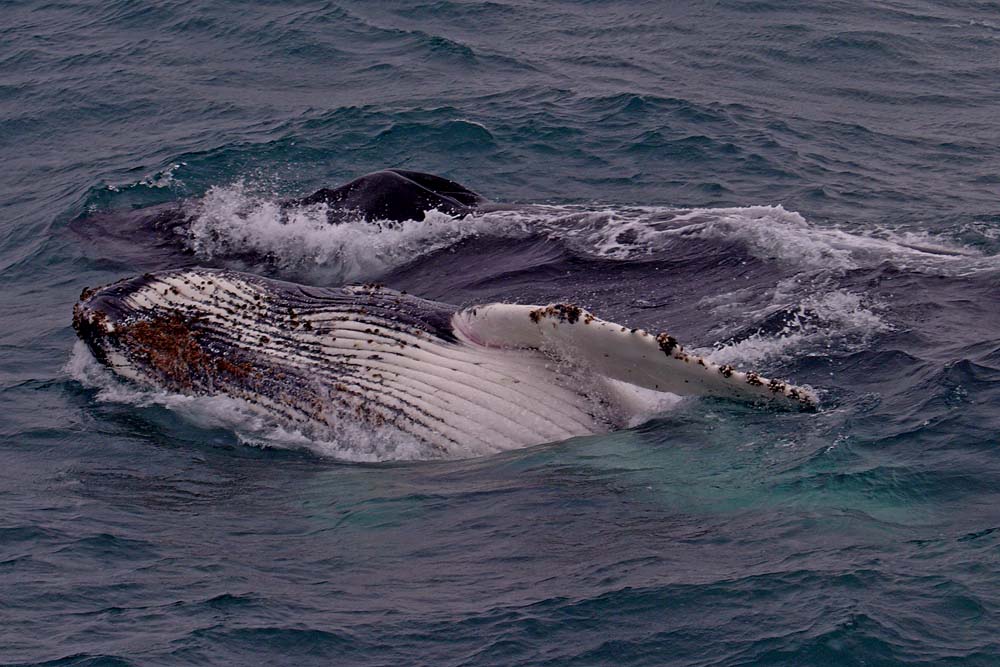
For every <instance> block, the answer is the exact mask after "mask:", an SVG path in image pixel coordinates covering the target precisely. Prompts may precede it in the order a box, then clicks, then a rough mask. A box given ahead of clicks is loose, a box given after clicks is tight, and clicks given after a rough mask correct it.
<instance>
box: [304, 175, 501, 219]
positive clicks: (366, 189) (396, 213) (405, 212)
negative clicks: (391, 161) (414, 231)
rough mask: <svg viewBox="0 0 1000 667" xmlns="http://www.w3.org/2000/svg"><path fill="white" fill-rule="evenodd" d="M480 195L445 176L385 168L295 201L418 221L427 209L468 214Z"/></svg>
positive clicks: (336, 211)
mask: <svg viewBox="0 0 1000 667" xmlns="http://www.w3.org/2000/svg"><path fill="white" fill-rule="evenodd" d="M482 201H484V200H483V198H482V197H481V196H480V195H478V194H477V193H475V192H473V191H472V190H469V189H468V188H466V187H465V186H463V185H461V184H459V183H456V182H455V181H450V180H448V179H447V178H442V177H440V176H435V175H433V174H425V173H422V172H419V171H404V170H401V169H387V170H384V171H376V172H374V173H371V174H366V175H365V176H362V177H361V178H357V179H355V180H353V181H351V182H350V183H347V184H346V185H342V186H340V187H338V188H332V189H331V188H323V189H322V190H319V191H317V192H315V193H313V194H311V195H309V196H308V197H304V198H302V199H299V200H296V201H295V203H297V204H299V205H310V204H319V203H324V204H327V205H328V206H330V216H331V217H332V218H333V219H337V218H339V217H342V216H344V215H348V216H356V217H360V218H363V219H365V220H392V221H395V222H402V221H404V220H419V219H421V218H423V216H424V214H425V213H426V212H427V211H431V210H439V211H442V212H444V213H448V214H451V215H462V214H464V213H469V212H470V211H471V210H472V209H474V208H475V207H476V206H477V205H479V204H480V203H481V202H482Z"/></svg>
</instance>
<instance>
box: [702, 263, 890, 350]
mask: <svg viewBox="0 0 1000 667" xmlns="http://www.w3.org/2000/svg"><path fill="white" fill-rule="evenodd" d="M793 282H794V279H789V280H784V281H781V282H780V283H779V284H778V286H777V287H776V288H775V289H774V290H773V291H772V293H771V295H770V296H771V299H772V304H773V303H774V302H777V303H783V304H788V303H789V302H788V299H789V298H790V293H791V287H790V285H791V283H793ZM795 293H797V294H802V292H801V288H798V289H797V290H796V292H795ZM792 304H793V305H792V306H790V307H789V306H787V305H786V306H784V307H783V308H781V309H782V310H784V311H786V312H788V316H787V319H786V321H785V323H784V326H783V327H782V329H781V330H780V331H777V332H774V333H771V334H766V335H765V334H761V333H760V332H758V333H755V334H752V335H750V336H748V337H746V338H743V339H742V340H739V341H736V342H734V343H731V344H728V345H718V346H716V347H715V348H714V349H710V350H704V351H702V352H703V353H704V354H705V355H706V356H707V357H708V358H709V359H710V360H711V361H713V362H715V363H717V364H731V365H733V366H737V367H743V366H747V365H756V364H761V363H764V362H770V361H774V360H787V359H790V358H792V357H793V356H798V355H801V354H803V353H808V352H811V351H818V350H824V351H825V350H826V349H828V348H830V347H832V346H833V345H834V344H835V343H836V344H837V345H838V346H840V347H841V348H843V347H844V346H845V345H846V346H847V347H850V346H851V343H852V341H853V344H854V345H855V346H861V345H863V344H864V343H865V342H866V341H867V340H869V339H870V337H871V336H873V335H875V334H878V333H882V332H885V331H889V330H891V329H892V326H891V325H890V324H889V323H888V322H887V321H886V320H885V319H884V318H883V317H882V315H881V314H880V312H879V310H880V308H879V306H878V304H876V303H874V302H872V301H870V300H868V299H866V298H865V297H864V296H862V295H859V294H855V293H853V292H849V291H846V290H838V289H831V290H828V291H823V290H820V291H809V292H808V293H807V294H806V296H804V297H803V298H800V299H799V300H797V302H796V301H792ZM727 307H729V308H731V307H732V304H727ZM776 310H777V308H776V307H775V306H774V305H770V306H768V307H766V308H764V309H761V310H760V311H758V312H756V313H752V312H751V313H746V312H745V311H744V313H743V316H742V319H743V321H746V320H750V321H753V320H755V319H757V318H759V317H765V316H767V315H769V314H772V313H774V312H775V311H776ZM768 311H769V312H768Z"/></svg>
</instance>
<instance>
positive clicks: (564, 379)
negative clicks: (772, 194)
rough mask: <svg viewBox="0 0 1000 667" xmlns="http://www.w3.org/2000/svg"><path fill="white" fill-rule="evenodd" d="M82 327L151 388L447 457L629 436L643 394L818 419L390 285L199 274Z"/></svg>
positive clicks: (132, 283) (179, 276) (526, 318)
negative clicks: (616, 419)
mask: <svg viewBox="0 0 1000 667" xmlns="http://www.w3.org/2000/svg"><path fill="white" fill-rule="evenodd" d="M73 326H74V328H75V329H76V331H77V333H78V334H79V336H80V338H82V339H83V340H84V341H85V342H86V343H87V345H88V347H89V348H90V349H91V350H92V352H93V354H94V356H95V357H96V358H97V359H98V360H99V361H100V362H102V363H103V364H105V365H107V366H108V367H109V368H110V369H111V370H113V371H114V372H115V373H117V374H118V375H119V376H121V377H123V378H125V379H127V380H130V381H132V382H135V383H138V384H140V385H142V386H146V387H152V388H158V389H165V390H168V391H171V392H179V393H182V394H187V395H192V396H211V395H223V396H228V397H232V398H235V399H239V400H241V401H243V402H244V403H245V404H246V405H247V406H249V407H250V408H251V409H252V410H254V411H257V412H259V413H260V414H262V415H265V416H266V417H268V418H269V419H273V420H274V421H275V422H276V423H280V424H282V425H286V426H290V427H293V428H298V429H301V430H302V431H303V432H306V433H308V432H310V431H311V430H315V429H323V428H330V427H333V428H336V426H337V424H338V423H339V422H341V421H342V420H353V421H355V422H356V421H357V420H360V421H362V422H363V423H366V424H369V425H371V426H373V427H379V426H383V425H391V426H393V427H395V428H397V429H399V430H401V431H403V432H405V433H408V434H410V435H411V436H413V437H415V438H417V439H419V440H421V441H423V442H425V443H428V444H429V445H430V446H431V447H432V448H434V449H435V450H437V451H439V452H440V453H441V454H442V455H447V454H448V453H449V452H456V451H460V450H461V449H462V445H463V444H465V445H467V444H468V443H469V442H470V441H475V442H476V443H477V444H478V445H479V446H480V447H479V448H480V451H501V450H506V449H512V448H517V447H524V446H529V445H534V444H540V443H544V442H551V441H557V440H563V439H566V438H570V437H573V436H579V435H586V434H592V433H598V432H602V431H606V430H609V429H611V428H614V427H615V426H616V425H617V424H615V423H613V420H609V419H608V418H607V417H606V416H605V415H604V413H603V412H602V410H601V409H600V405H599V404H600V403H601V402H602V401H610V402H614V401H615V400H616V396H624V394H627V393H628V391H629V387H639V388H642V389H645V390H652V391H657V392H671V393H675V394H679V395H690V396H710V397H720V398H725V399H734V400H740V401H749V402H755V403H758V402H759V403H768V404H774V405H781V406H787V407H792V408H797V409H798V408H806V409H810V408H813V407H815V405H816V396H815V394H814V393H813V392H812V391H811V390H809V389H807V388H804V387H797V386H794V385H792V384H789V383H786V382H782V381H779V380H772V379H768V378H765V377H762V376H760V375H759V374H757V373H753V372H741V371H737V370H735V369H733V368H732V367H731V366H719V365H716V364H713V363H712V362H710V361H708V360H707V359H704V358H702V357H699V356H697V355H694V354H691V353H689V352H687V351H686V350H685V349H684V348H683V346H682V345H681V344H680V343H679V342H678V341H677V340H676V339H675V338H673V337H672V336H670V335H668V334H666V333H661V334H658V335H654V334H651V333H648V332H646V331H642V330H639V329H630V328H627V327H623V326H620V325H618V324H614V323H611V322H606V321H604V320H601V319H599V318H598V317H596V316H595V315H593V314H592V313H590V312H588V311H586V310H584V309H582V308H580V307H578V306H575V305H572V304H559V303H556V304H549V305H544V306H529V305H515V304H502V303H495V304H486V305H479V306H471V307H466V308H458V307H455V306H452V305H449V304H445V303H438V302H434V301H428V300H425V299H421V298H418V297H415V296H411V295H408V294H405V293H402V292H397V291H394V290H390V289H387V288H384V287H381V286H378V285H364V286H349V287H341V288H321V287H311V286H305V285H298V284H295V283H290V282H284V281H280V280H272V279H267V278H263V277H259V276H256V275H252V274H245V273H239V272H235V271H230V270H220V269H205V268H195V269H183V270H169V271H163V272H158V273H152V274H145V275H141V276H138V277H134V278H129V279H125V280H122V281H119V282H116V283H113V284H111V285H108V286H106V287H102V288H99V289H87V290H84V292H83V293H82V294H81V298H80V301H79V303H77V304H76V306H75V307H74V311H73ZM568 368H578V369H583V371H584V372H585V373H586V374H587V378H588V379H587V380H586V381H585V382H581V381H580V379H579V377H576V379H574V376H572V374H570V373H569V372H568V371H567V369H568ZM581 387H585V389H583V388H581ZM595 393H596V394H599V396H600V398H595ZM622 400H623V401H624V400H626V397H623V398H622Z"/></svg>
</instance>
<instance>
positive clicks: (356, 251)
mask: <svg viewBox="0 0 1000 667" xmlns="http://www.w3.org/2000/svg"><path fill="white" fill-rule="evenodd" d="M192 213H193V214H194V216H193V222H192V223H191V224H190V226H189V227H188V228H187V229H186V230H184V231H183V237H184V240H185V243H186V244H187V246H188V248H189V249H190V250H191V251H193V252H194V253H195V254H196V255H197V256H198V257H202V258H204V259H206V260H211V259H214V258H224V257H227V256H232V255H240V254H245V253H248V252H252V253H256V254H259V255H263V256H266V257H268V258H269V259H270V260H271V261H273V262H274V263H275V264H276V265H277V266H278V267H279V268H282V269H288V270H303V269H304V270H308V269H310V268H314V269H317V268H322V269H325V271H326V276H327V277H328V278H338V279H340V280H341V281H343V282H352V281H364V280H372V279H376V278H378V277H379V276H381V275H383V274H385V273H387V272H388V271H391V270H392V269H395V268H398V267H400V266H403V265H405V264H407V263H409V262H412V261H414V260H417V259H419V258H420V257H423V256H425V255H427V254H430V253H432V252H436V251H438V250H441V249H443V248H448V247H450V246H452V245H454V244H455V243H457V242H459V241H461V240H463V239H467V238H471V237H477V236H493V237H497V238H524V237H526V236H528V235H531V234H541V235H547V236H549V237H550V238H552V239H555V240H559V241H562V242H565V243H568V244H569V245H570V246H571V247H572V248H573V249H574V250H575V251H577V252H580V253H583V254H586V255H591V256H594V257H602V258H607V259H617V260H631V259H637V258H641V257H644V256H648V255H651V254H656V253H659V252H669V250H670V247H671V245H673V244H675V243H676V242H677V241H678V240H683V239H685V238H700V239H709V240H719V241H728V242H731V241H737V242H740V243H743V244H744V245H745V246H746V247H747V249H748V251H749V252H750V253H751V254H752V255H753V256H754V257H757V258H759V259H763V260H769V261H777V262H780V263H782V264H784V265H785V266H790V267H797V268H800V269H803V270H805V269H821V270H826V271H846V270H851V269H857V268H862V267H870V266H875V265H878V264H879V263H881V262H885V261H891V262H893V263H895V264H896V265H897V266H899V267H901V268H909V269H914V270H928V271H939V272H942V273H944V274H950V275H954V274H963V273H967V272H975V271H978V270H984V269H986V270H993V269H996V268H998V267H1000V259H998V257H997V256H994V255H983V254H981V253H980V252H978V251H976V250H973V249H971V248H969V247H966V246H961V245H958V244H956V243H954V242H952V241H950V240H949V239H945V238H938V237H934V236H932V235H930V234H922V233H915V232H893V231H891V230H881V231H874V232H870V233H863V234H862V233H857V232H854V231H849V230H845V229H841V228H837V227H830V226H819V225H815V224H811V223H810V222H808V221H807V220H806V219H805V218H803V217H802V216H801V215H800V214H798V213H796V212H794V211H788V210H786V209H785V208H784V207H782V206H780V205H776V206H748V207H737V208H716V209H674V208H669V207H609V208H601V209H586V208H582V207H579V206H543V205H531V206H522V207H517V208H512V209H509V210H496V211H485V212H477V213H474V214H470V215H465V216H461V217H454V216H450V215H447V214H444V213H440V212H438V211H430V212H428V213H427V215H426V216H425V217H424V219H423V220H413V221H408V222H405V223H396V222H383V223H372V222H366V221H362V220H357V221H347V222H343V223H340V224H336V225H331V224H330V223H329V222H328V220H327V209H326V206H325V205H323V204H319V205H313V206H303V207H298V208H288V207H287V206H281V205H280V203H279V202H278V200H276V199H275V198H273V197H269V196H263V195H259V194H255V193H254V192H252V190H251V188H250V187H248V186H247V184H246V183H244V182H243V181H239V182H237V183H234V184H232V185H228V186H217V187H213V188H211V189H210V190H209V191H208V193H207V194H206V195H205V197H204V198H202V199H201V200H199V201H198V202H196V203H195V204H193V209H192Z"/></svg>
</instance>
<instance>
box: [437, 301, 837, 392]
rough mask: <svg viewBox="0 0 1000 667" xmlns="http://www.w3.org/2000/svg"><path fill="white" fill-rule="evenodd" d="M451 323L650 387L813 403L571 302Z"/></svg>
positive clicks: (491, 341) (484, 338)
mask: <svg viewBox="0 0 1000 667" xmlns="http://www.w3.org/2000/svg"><path fill="white" fill-rule="evenodd" d="M452 325H453V327H454V329H455V331H456V333H457V334H458V335H459V337H461V338H464V339H465V340H466V341H467V342H469V343H472V344H477V345H482V346H486V347H516V348H531V349H552V350H556V351H557V352H558V353H559V354H560V355H563V356H568V357H570V359H569V360H570V361H573V362H576V363H579V364H582V365H585V366H587V367H588V368H590V369H591V370H592V371H594V372H595V373H597V374H599V375H603V376H605V377H608V378H611V379H612V380H618V381H620V382H625V383H628V384H632V385H636V386H639V387H643V388H645V389H651V390H654V391H661V392H669V393H672V394H677V395H680V396H713V397H718V398H727V399H735V400H739V401H748V402H752V403H769V404H778V405H782V406H786V407H795V408H801V409H814V408H816V406H817V404H818V399H817V396H816V393H815V392H814V391H813V390H812V389H810V388H808V387H802V386H797V385H793V384H790V383H788V382H784V381H782V380H776V379H770V378H766V377H763V376H761V375H759V374H758V373H755V372H753V371H746V372H744V371H738V370H736V369H734V368H733V367H732V366H728V365H721V366H720V365H718V364H715V363H713V362H711V361H709V360H707V359H705V358H704V357H700V356H697V355H694V354H690V353H688V352H686V351H685V350H684V348H683V347H682V346H681V344H680V343H679V342H677V340H676V339H675V338H674V337H673V336H670V335H668V334H666V333H661V334H658V335H653V334H650V333H648V332H646V331H643V330H642V329H630V328H627V327H623V326H621V325H619V324H614V323H613V322H607V321H605V320H602V319H600V318H598V317H595V316H594V315H592V314H591V313H589V312H587V311H586V310H584V309H582V308H580V307H578V306H574V305H571V304H551V305H548V306H527V305H515V304H502V303H495V304H489V305H484V306H474V307H470V308H466V309H464V310H461V311H459V312H457V313H456V314H455V315H454V316H453V318H452Z"/></svg>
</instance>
